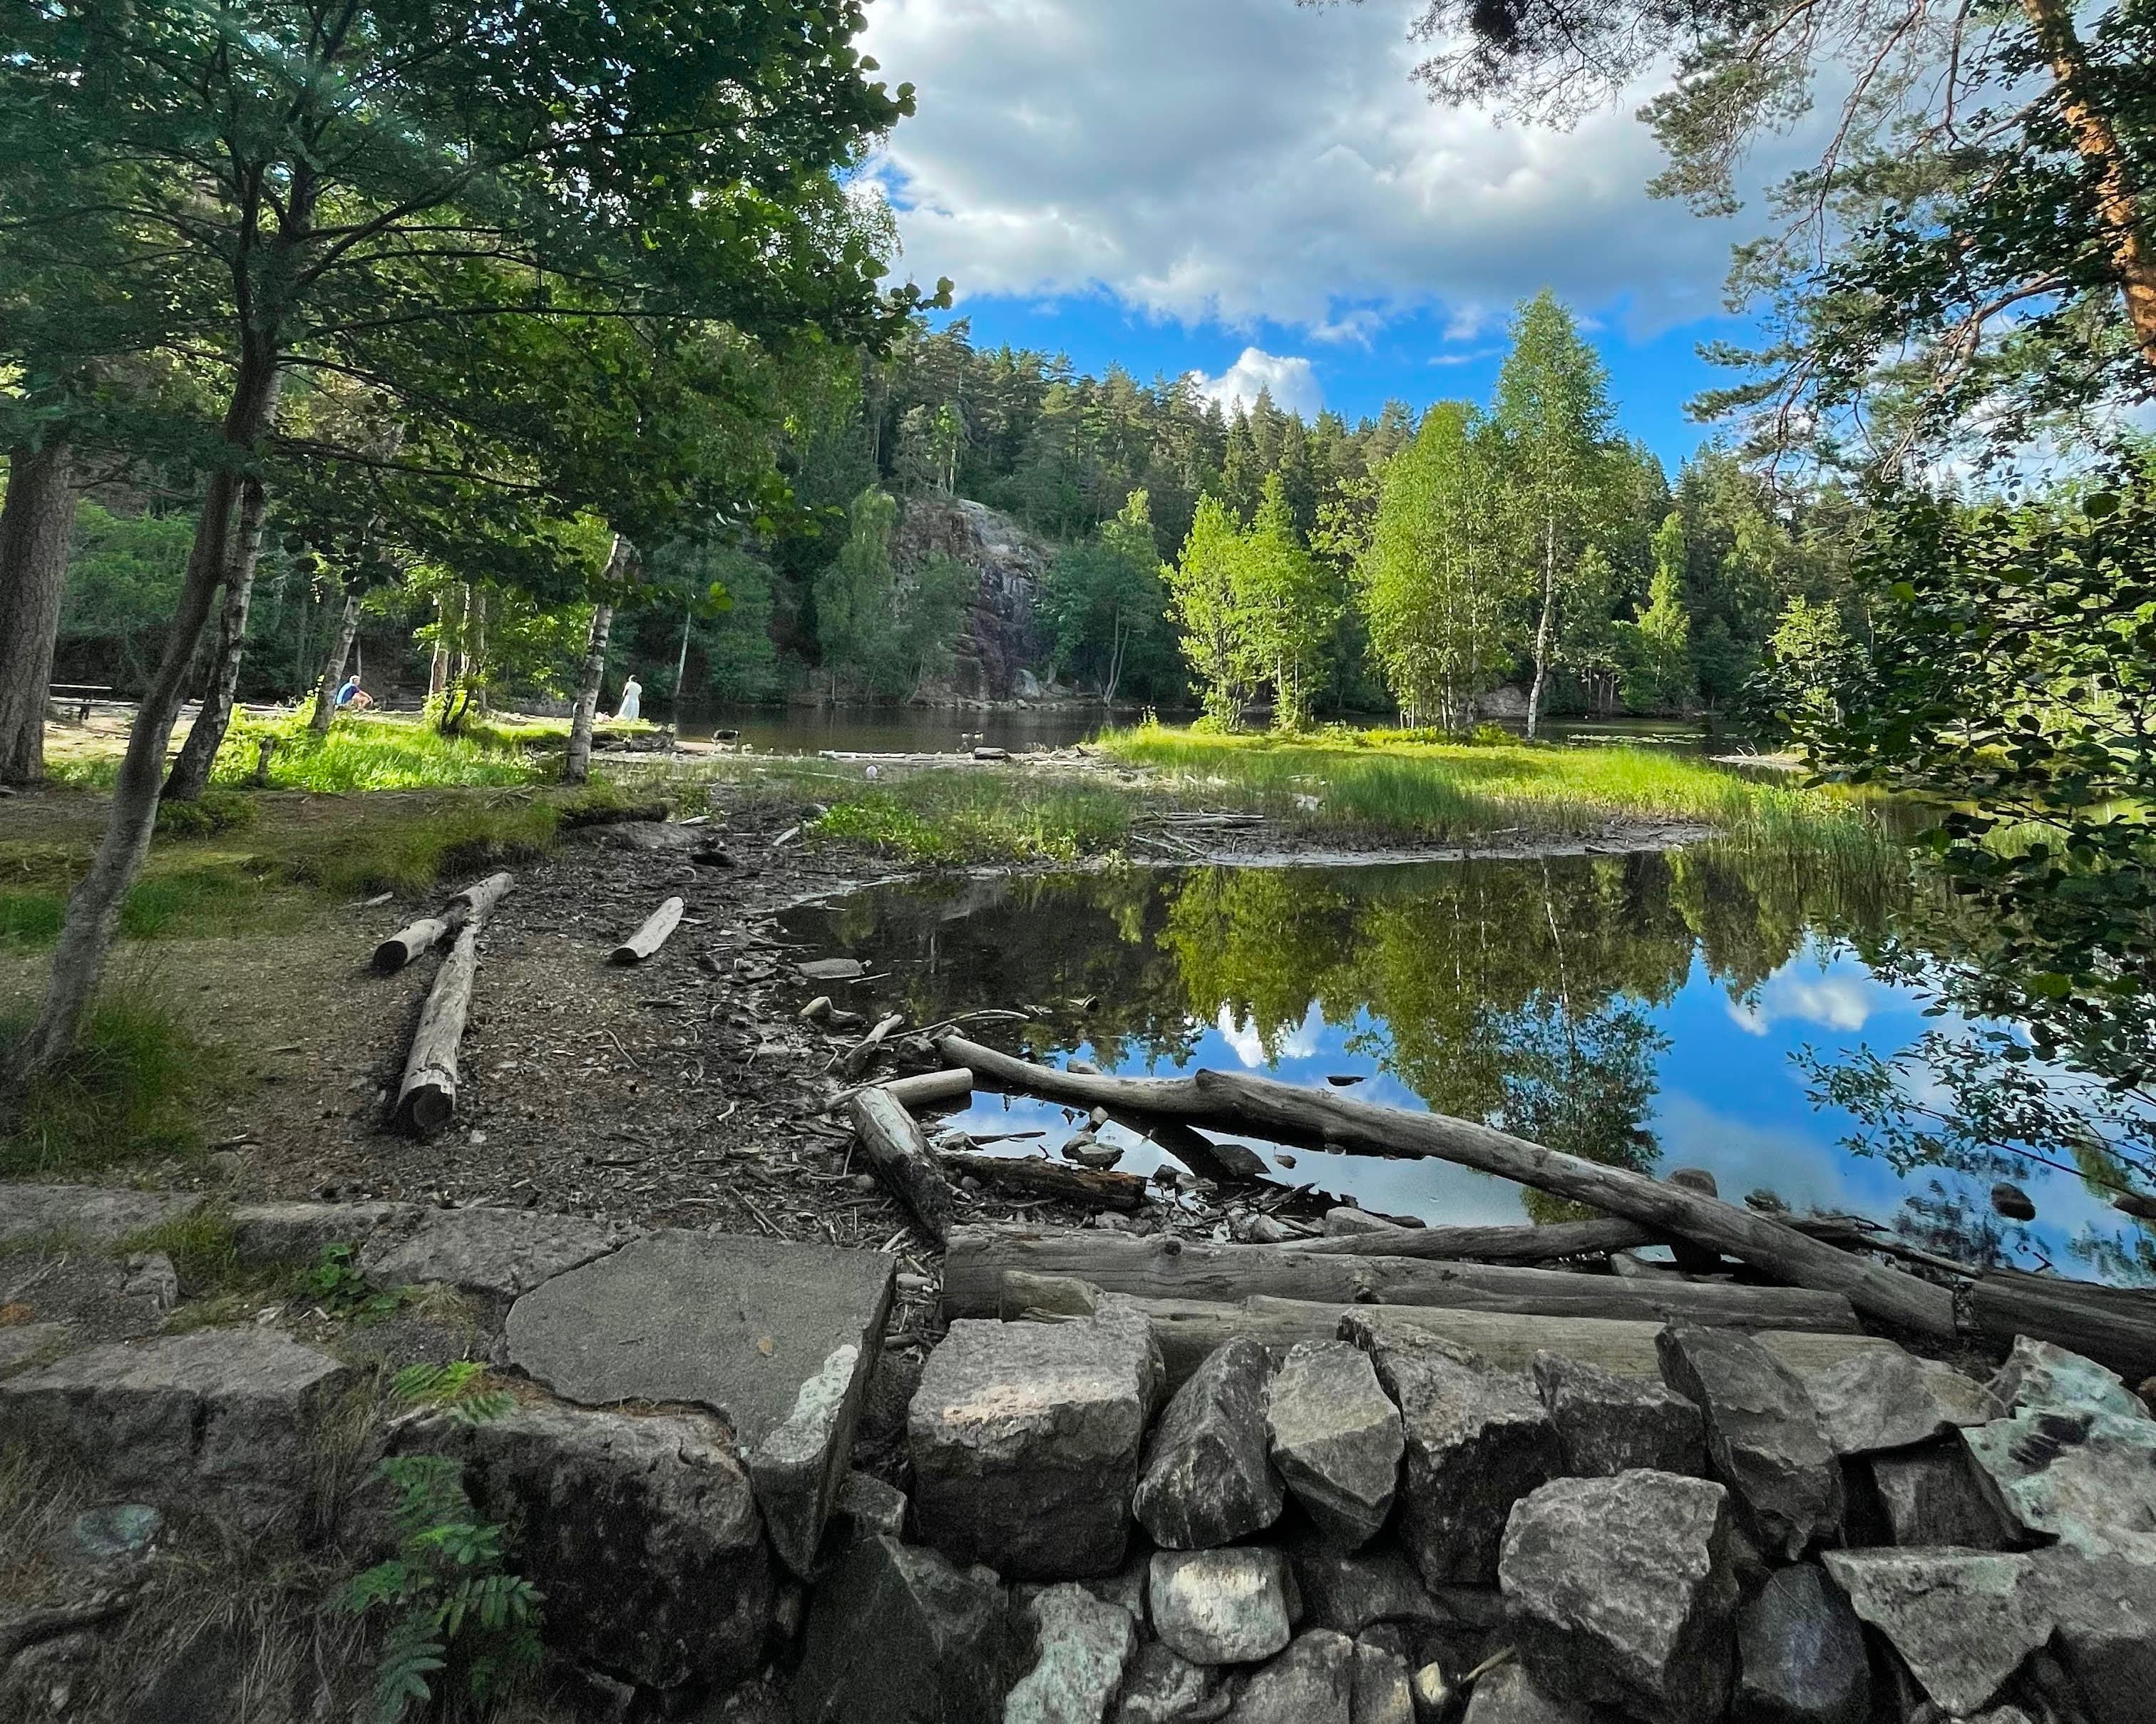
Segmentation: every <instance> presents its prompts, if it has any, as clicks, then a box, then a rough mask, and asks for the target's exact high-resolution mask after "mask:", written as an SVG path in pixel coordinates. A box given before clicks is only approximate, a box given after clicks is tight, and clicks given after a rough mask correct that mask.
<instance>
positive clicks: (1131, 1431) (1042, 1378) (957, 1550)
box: [906, 1313, 1161, 1580]
mask: <svg viewBox="0 0 2156 1724" xmlns="http://www.w3.org/2000/svg"><path fill="white" fill-rule="evenodd" d="M1160 1380H1161V1371H1160V1355H1159V1352H1158V1349H1157V1348H1156V1347H1154V1345H1153V1342H1152V1332H1151V1331H1150V1329H1149V1328H1148V1327H1147V1325H1146V1323H1145V1321H1144V1320H1143V1318H1142V1317H1137V1316H1124V1315H1121V1314H1116V1313H1109V1314H1104V1315H1102V1316H1096V1317H1091V1318H1087V1319H1086V1320H1084V1321H1079V1322H1070V1323H998V1322H989V1321H974V1320H971V1319H966V1320H961V1321H958V1322H955V1323H953V1324H952V1325H951V1328H950V1332H949V1333H948V1334H947V1335H946V1336H945V1337H944V1339H943V1342H942V1345H941V1346H939V1347H937V1349H936V1351H935V1352H932V1353H931V1354H930V1355H929V1356H928V1363H927V1366H926V1367H925V1368H924V1369H923V1370H922V1372H921V1387H920V1388H918V1389H917V1390H916V1391H915V1393H914V1397H913V1404H912V1406H911V1408H910V1409H909V1410H908V1412H907V1415H906V1443H907V1447H908V1449H909V1450H910V1452H911V1456H912V1460H913V1475H914V1496H913V1512H914V1524H915V1526H916V1529H917V1530H918V1532H919V1534H920V1536H921V1538H922V1539H924V1540H925V1541H926V1542H928V1543H930V1544H932V1545H934V1546H935V1547H937V1549H939V1550H941V1551H943V1552H946V1553H947V1554H948V1555H950V1556H952V1557H954V1558H956V1559H957V1560H958V1561H960V1562H986V1563H987V1564H988V1566H989V1567H990V1568H993V1569H995V1570H996V1571H997V1572H998V1573H1000V1574H1004V1575H1006V1576H1009V1577H1010V1578H1014V1579H1053V1580H1061V1579H1070V1578H1082V1577H1084V1576H1086V1575H1093V1574H1105V1573H1108V1572H1109V1571H1110V1570H1111V1569H1112V1568H1116V1567H1117V1566H1118V1565H1119V1564H1120V1563H1121V1562H1122V1560H1123V1552H1124V1547H1125V1546H1126V1545H1127V1542H1128V1540H1129V1537H1130V1521H1131V1495H1132V1489H1133V1487H1134V1486H1135V1485H1136V1483H1137V1470H1138V1457H1139V1452H1140V1446H1141V1444H1142V1443H1143V1441H1144V1438H1145V1430H1146V1423H1147V1419H1149V1418H1150V1417H1151V1416H1152V1408H1153V1405H1154V1403H1155V1401H1156V1399H1157V1398H1158V1394H1159V1388H1160Z"/></svg>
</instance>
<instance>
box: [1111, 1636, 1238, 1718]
mask: <svg viewBox="0 0 2156 1724" xmlns="http://www.w3.org/2000/svg"><path fill="white" fill-rule="evenodd" d="M1228 1706H1229V1696H1228V1695H1227V1694H1226V1692H1225V1691H1223V1690H1222V1688H1221V1686H1220V1675H1219V1671H1217V1670H1214V1669H1213V1668H1212V1667H1211V1666H1210V1665H1201V1664H1193V1663H1191V1661H1190V1660H1188V1659H1187V1658H1185V1657H1183V1655H1181V1654H1180V1653H1178V1652H1176V1651H1175V1650H1173V1649H1172V1648H1170V1647H1167V1646H1163V1644H1161V1643H1160V1642H1159V1641H1158V1640H1148V1641H1147V1642H1146V1643H1145V1644H1143V1645H1142V1646H1140V1647H1139V1648H1138V1650H1137V1653H1136V1654H1135V1655H1133V1656H1132V1659H1131V1661H1130V1662H1129V1663H1128V1664H1127V1665H1125V1666H1124V1667H1123V1691H1122V1695H1121V1696H1119V1697H1118V1699H1117V1700H1116V1717H1115V1724H1200V1721H1201V1720H1209V1719H1214V1718H1218V1717H1219V1716H1221V1715H1222V1714H1223V1713H1224V1712H1225V1711H1227V1710H1228Z"/></svg>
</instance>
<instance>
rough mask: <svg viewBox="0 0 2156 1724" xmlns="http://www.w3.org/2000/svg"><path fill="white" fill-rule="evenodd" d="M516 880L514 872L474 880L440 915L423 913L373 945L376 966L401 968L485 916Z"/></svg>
mask: <svg viewBox="0 0 2156 1724" xmlns="http://www.w3.org/2000/svg"><path fill="white" fill-rule="evenodd" d="M513 885H516V875H511V874H490V875H487V876H486V878H485V880H474V881H473V882H472V883H471V884H470V885H468V886H466V887H465V889H464V890H462V891H461V892H459V893H458V894H456V895H455V896H454V897H453V898H451V899H450V900H449V902H448V903H447V904H445V905H444V906H442V909H441V911H440V913H439V915H435V916H422V917H420V918H419V920H418V921H415V922H413V923H410V924H409V925H408V926H404V927H402V928H399V929H398V931H396V932H395V933H393V934H392V935H391V936H389V937H388V939H387V940H385V941H383V942H382V943H381V944H380V945H379V946H377V947H375V948H374V967H375V968H376V969H377V971H379V972H381V973H382V975H385V976H387V975H389V974H391V973H392V972H395V971H398V970H401V969H403V967H404V966H405V965H407V964H408V963H410V962H412V961H413V959H414V958H416V957H418V956H419V954H420V953H421V952H428V951H431V950H432V949H433V948H434V946H435V944H436V943H437V942H439V941H442V940H444V939H447V938H448V937H449V936H450V935H451V934H454V933H455V932H456V931H457V930H458V929H459V928H461V927H462V926H464V925H465V923H466V922H468V921H483V920H485V916H486V914H487V912H488V911H490V910H492V909H493V908H494V906H495V905H496V904H498V903H499V902H500V901H501V895H502V894H503V893H505V892H506V891H507V890H509V889H510V888H511V886H513Z"/></svg>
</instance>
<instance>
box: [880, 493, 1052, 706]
mask: <svg viewBox="0 0 2156 1724" xmlns="http://www.w3.org/2000/svg"><path fill="white" fill-rule="evenodd" d="M933 552H942V553H943V554H944V555H945V556H947V557H955V558H956V559H957V561H958V562H962V563H963V564H965V565H966V566H967V567H968V568H971V569H973V570H974V571H975V572H976V573H977V574H978V577H979V585H978V588H977V590H976V592H975V593H974V597H973V605H972V608H971V611H970V613H969V617H968V624H967V629H966V633H965V634H964V635H963V636H962V638H961V639H960V640H959V642H958V656H957V663H956V664H954V665H953V666H952V672H951V677H950V685H951V692H952V694H953V695H957V697H958V698H959V699H961V700H1010V699H1012V698H1013V697H1014V696H1015V695H1019V694H1021V693H1023V692H1024V687H1023V686H1022V679H1021V675H1020V673H1021V672H1023V671H1029V670H1033V669H1036V668H1038V667H1039V665H1041V664H1043V663H1045V661H1046V659H1047V657H1048V652H1049V647H1050V641H1049V639H1048V633H1047V629H1046V627H1045V623H1043V622H1042V620H1041V619H1040V618H1039V616H1038V615H1037V613H1036V607H1037V606H1038V604H1039V599H1040V593H1041V582H1042V581H1043V579H1044V578H1045V576H1046V574H1047V572H1048V563H1049V559H1050V555H1051V552H1050V548H1049V546H1047V545H1046V544H1045V542H1044V541H1041V540H1039V539H1037V538H1035V537H1034V536H1033V535H1032V534H1031V533H1029V532H1028V531H1026V530H1025V529H1024V527H1022V526H1019V524H1018V523H1017V522H1016V521H1013V520H1012V519H1011V518H1010V517H1009V516H1007V515H998V513H997V512H996V511H994V510H993V509H991V508H988V506H987V505H985V504H981V503H975V502H972V501H969V500H967V499H966V498H964V497H945V496H938V495H922V496H916V497H910V498H908V499H907V500H906V505H905V507H904V509H903V511H902V512H901V515H900V517H899V523H898V531H897V533H896V536H895V537H894V538H893V541H892V543H891V560H892V562H893V564H894V566H895V567H896V569H897V570H898V572H899V574H900V576H901V577H904V576H905V575H906V573H907V572H909V571H910V570H911V569H912V568H913V567H916V566H917V565H918V564H919V563H920V562H921V559H922V558H923V557H927V556H929V555H931V554H932V553H933Z"/></svg>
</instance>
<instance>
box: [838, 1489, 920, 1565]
mask: <svg viewBox="0 0 2156 1724" xmlns="http://www.w3.org/2000/svg"><path fill="white" fill-rule="evenodd" d="M879 1532H880V1533H882V1534H884V1535H885V1537H890V1538H900V1537H904V1536H905V1533H906V1493H905V1492H904V1491H901V1490H900V1489H899V1488H898V1486H897V1485H887V1484H885V1482H884V1481H883V1480H881V1479H879V1478H877V1477H876V1476H875V1474H873V1473H864V1472H850V1473H848V1474H847V1475H846V1476H845V1477H844V1479H843V1480H840V1481H839V1491H838V1495H837V1496H834V1498H833V1499H832V1501H831V1519H830V1522H829V1537H831V1539H832V1540H833V1542H834V1543H835V1544H836V1545H837V1546H838V1547H839V1549H841V1550H843V1549H844V1548H845V1547H848V1546H850V1545H856V1544H859V1543H860V1542H861V1541H862V1540H863V1539H865V1538H874V1537H875V1536H876V1534H878V1533H879Z"/></svg>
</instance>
